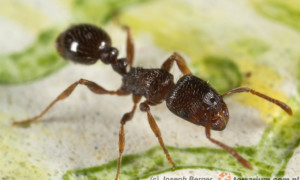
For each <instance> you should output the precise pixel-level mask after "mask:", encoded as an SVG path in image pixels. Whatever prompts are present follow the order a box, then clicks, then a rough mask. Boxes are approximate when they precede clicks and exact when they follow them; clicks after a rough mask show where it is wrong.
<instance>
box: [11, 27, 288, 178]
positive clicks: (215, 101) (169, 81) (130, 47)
mask: <svg viewBox="0 0 300 180" xmlns="http://www.w3.org/2000/svg"><path fill="white" fill-rule="evenodd" d="M125 29H126V32H127V50H126V51H127V55H126V58H118V50H117V49H116V48H114V47H112V43H111V40H110V37H109V35H108V34H107V33H106V32H105V31H104V30H102V29H100V28H98V27H96V26H93V25H89V24H79V25H74V26H72V27H70V28H69V29H67V30H66V31H64V32H63V33H61V34H60V35H59V36H58V38H57V40H56V48H57V51H58V52H59V54H60V55H61V56H62V57H63V58H64V59H66V60H71V61H74V62H76V63H81V64H94V63H95V62H97V61H98V60H101V61H102V62H103V63H105V64H111V66H112V68H113V69H114V70H115V71H116V72H117V73H119V74H120V75H121V76H122V85H121V87H120V88H119V89H118V90H116V91H110V90H106V89H104V88H103V87H101V86H99V85H98V84H96V83H94V82H92V81H89V80H86V79H80V80H79V81H76V82H75V83H73V84H71V85H70V86H69V87H68V88H67V89H66V90H65V91H63V92H62V93H61V94H60V95H59V96H58V97H57V98H56V99H55V100H54V101H52V102H51V103H50V104H49V105H48V106H47V107H46V109H45V110H44V111H42V112H41V113H40V114H39V115H37V116H35V117H33V118H31V119H28V120H25V121H21V122H14V123H13V124H14V125H23V124H28V123H32V122H34V121H36V120H38V119H39V118H41V117H42V116H43V115H44V114H45V113H46V112H47V111H48V110H49V109H50V108H51V107H52V106H53V105H54V104H55V103H56V102H58V101H60V100H63V99H65V98H67V97H68V96H69V95H70V94H71V93H72V92H73V90H74V89H75V88H76V87H77V85H79V84H80V85H85V86H86V87H87V88H89V89H90V90H91V91H92V92H94V93H96V94H111V95H119V96H123V95H129V94H132V97H133V103H134V105H133V108H132V110H131V111H130V112H128V113H125V114H124V115H123V117H122V119H121V127H120V131H119V159H118V168H117V173H116V178H115V179H116V180H117V179H118V178H119V174H120V168H121V160H122V153H123V151H124V146H125V133H124V125H125V124H126V122H127V121H129V120H131V119H132V117H133V115H134V112H135V110H136V108H137V104H138V102H139V101H140V99H141V97H144V98H145V99H146V100H145V101H144V102H142V103H140V110H141V111H143V112H146V113H147V117H148V122H149V124H150V127H151V129H152V131H153V132H154V134H155V136H156V137H157V139H158V141H159V144H160V145H161V147H162V148H163V150H164V153H165V155H166V158H167V159H168V161H169V163H170V164H171V165H172V167H175V163H174V162H173V160H172V158H171V156H170V155H169V152H168V150H167V148H166V147H165V145H164V142H163V139H162V136H161V133H160V130H159V128H158V126H157V124H156V122H155V120H154V118H153V116H152V114H151V112H150V106H149V105H151V106H153V105H157V104H159V103H162V102H163V101H164V100H165V101H166V105H167V107H168V108H169V110H170V111H172V112H173V113H174V114H175V115H177V116H179V117H181V118H183V119H185V120H187V121H189V122H191V123H194V124H196V125H201V126H204V127H205V134H206V137H207V138H208V139H209V140H210V141H211V142H213V143H215V144H217V145H218V146H220V147H221V148H223V149H225V150H226V151H228V152H229V153H230V154H232V156H233V157H235V158H236V159H237V161H238V162H240V163H241V164H242V165H243V166H244V167H246V168H248V169H252V166H251V164H250V163H249V162H248V161H247V160H246V159H244V158H243V157H242V156H241V155H239V154H238V153H237V152H236V151H235V150H233V149H232V148H230V147H229V146H227V145H225V144H224V143H222V142H220V141H217V140H215V139H213V138H212V137H211V135H210V131H211V129H212V130H218V131H221V130H223V129H225V127H226V125H227V123H228V120H229V113H228V109H227V106H226V104H225V103H224V101H223V97H224V96H227V95H230V94H233V93H241V92H250V93H251V94H253V95H256V96H259V97H261V98H263V99H265V100H267V101H270V102H272V103H274V104H276V105H278V106H280V107H281V108H282V109H283V110H285V111H286V112H287V113H288V114H289V115H292V110H291V108H290V107H289V106H288V105H286V104H285V103H283V102H281V101H278V100H276V99H273V98H271V97H269V96H267V95H264V94H262V93H259V92H257V91H255V90H253V89H250V88H248V87H240V88H236V89H233V90H230V91H228V92H226V93H224V94H222V95H220V94H219V93H218V92H217V91H216V90H215V89H214V88H213V87H211V86H210V85H209V84H208V83H207V82H206V81H204V80H202V79H200V78H198V77H196V76H193V75H192V73H191V71H190V70H189V68H188V67H187V65H186V63H185V60H184V59H183V57H182V56H180V55H179V54H178V53H176V52H175V53H173V54H172V55H171V56H170V57H169V58H168V59H167V60H166V61H165V62H164V63H163V64H162V66H161V68H160V69H144V68H141V67H133V66H132V64H133V57H134V44H133V41H132V37H131V32H130V29H129V28H125ZM174 61H175V62H176V64H177V66H178V67H179V69H180V71H181V72H182V73H183V76H182V77H181V78H180V79H179V80H178V81H177V83H176V84H175V83H174V81H173V75H172V74H170V69H171V67H172V66H173V63H174Z"/></svg>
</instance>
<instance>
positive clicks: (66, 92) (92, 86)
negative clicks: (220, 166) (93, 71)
mask: <svg viewBox="0 0 300 180" xmlns="http://www.w3.org/2000/svg"><path fill="white" fill-rule="evenodd" d="M79 84H81V85H85V86H87V87H88V88H89V89H90V90H91V91H92V92H94V93H96V94H111V95H113V94H115V95H127V94H128V92H127V91H124V90H122V89H119V90H117V91H108V90H106V89H104V88H103V87H101V86H99V85H98V84H96V83H94V82H92V81H89V80H85V79H80V80H79V81H76V82H75V83H73V84H71V85H70V86H69V87H68V88H67V89H66V90H64V91H63V92H62V93H61V94H60V95H59V96H57V98H56V99H55V100H53V101H52V102H51V103H50V104H49V105H48V106H47V107H46V108H45V109H44V110H43V111H42V112H41V113H40V114H39V115H37V116H35V117H33V118H30V119H28V120H25V121H20V122H14V123H13V125H24V124H29V123H32V122H34V121H36V120H38V119H40V118H41V117H42V116H43V115H44V114H46V113H47V112H48V111H49V109H50V108H51V107H52V106H53V105H54V104H55V103H56V102H58V101H60V100H63V99H65V98H67V97H68V96H69V95H70V94H71V93H72V92H73V90H74V89H75V88H76V87H77V86H78V85H79Z"/></svg>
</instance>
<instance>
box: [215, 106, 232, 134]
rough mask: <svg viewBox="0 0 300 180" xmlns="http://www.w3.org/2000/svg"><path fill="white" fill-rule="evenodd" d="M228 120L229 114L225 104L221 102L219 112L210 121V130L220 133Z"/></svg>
mask: <svg viewBox="0 0 300 180" xmlns="http://www.w3.org/2000/svg"><path fill="white" fill-rule="evenodd" d="M228 120H229V113H228V109H227V106H226V104H225V103H224V102H223V105H222V108H221V109H220V111H219V112H218V113H217V114H216V115H214V116H213V117H212V119H211V129H213V130H218V131H222V130H223V129H225V128H226V125H227V123H228Z"/></svg>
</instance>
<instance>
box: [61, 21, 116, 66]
mask: <svg viewBox="0 0 300 180" xmlns="http://www.w3.org/2000/svg"><path fill="white" fill-rule="evenodd" d="M56 49H57V51H58V52H59V54H60V55H61V56H62V57H63V58H64V59H66V60H71V61H74V62H76V63H81V64H94V63H95V62H96V61H97V60H99V59H101V60H102V62H103V63H105V64H112V63H113V62H115V61H116V59H117V56H118V50H117V49H116V48H113V47H111V39H110V37H109V35H108V34H107V33H106V32H105V31H104V30H102V29H100V28H98V27H96V26H93V25H89V24H80V25H74V26H71V27H70V28H68V29H67V30H66V31H64V32H62V33H61V34H60V35H59V36H58V38H57V39H56Z"/></svg>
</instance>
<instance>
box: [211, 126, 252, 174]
mask: <svg viewBox="0 0 300 180" xmlns="http://www.w3.org/2000/svg"><path fill="white" fill-rule="evenodd" d="M210 124H211V121H210V120H208V121H207V122H206V126H205V134H206V137H207V138H208V139H209V140H210V141H211V142H213V143H215V144H217V145H218V146H220V147H221V148H223V149H225V150H226V151H227V152H229V153H230V154H231V155H232V156H233V157H235V158H236V159H237V161H238V162H240V163H241V164H242V165H243V166H244V167H246V168H248V169H252V165H251V164H250V162H249V161H247V160H246V159H244V158H243V157H242V156H241V155H239V154H238V153H237V152H236V151H235V150H233V149H231V148H230V147H229V146H227V145H226V144H223V143H221V142H220V141H217V140H215V139H213V138H211V137H210Z"/></svg>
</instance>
